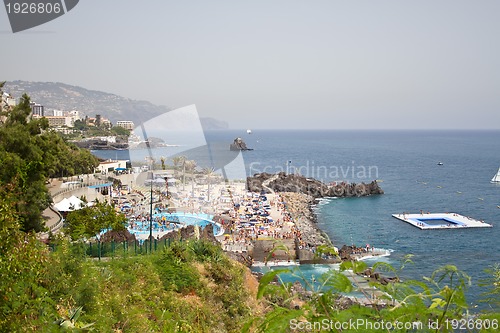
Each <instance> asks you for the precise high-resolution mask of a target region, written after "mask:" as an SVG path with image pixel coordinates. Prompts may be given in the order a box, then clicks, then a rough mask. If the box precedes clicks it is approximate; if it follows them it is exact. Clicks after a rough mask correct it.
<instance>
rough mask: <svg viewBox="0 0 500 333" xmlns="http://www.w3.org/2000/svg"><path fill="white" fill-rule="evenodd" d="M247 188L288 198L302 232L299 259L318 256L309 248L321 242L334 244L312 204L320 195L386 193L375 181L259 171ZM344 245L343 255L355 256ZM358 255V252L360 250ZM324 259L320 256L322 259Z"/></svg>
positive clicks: (290, 208)
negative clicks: (335, 180)
mask: <svg viewBox="0 0 500 333" xmlns="http://www.w3.org/2000/svg"><path fill="white" fill-rule="evenodd" d="M247 188H248V189H249V191H252V192H266V193H277V194H279V195H280V196H281V197H282V198H283V199H284V201H285V202H286V209H287V211H288V212H289V213H290V214H291V215H292V217H293V219H294V223H295V225H296V227H297V229H298V230H299V231H300V233H301V237H302V242H303V243H304V244H303V245H304V246H303V247H304V250H302V249H298V251H297V252H298V253H297V254H298V259H299V261H301V262H303V261H312V260H318V258H315V257H314V254H313V252H312V251H310V249H315V248H316V247H318V246H321V245H327V246H332V247H333V246H334V244H332V242H331V240H330V239H329V237H328V235H327V234H326V233H325V232H324V231H323V230H321V229H320V228H318V226H317V217H316V214H315V212H314V211H313V206H314V205H315V204H316V203H317V202H318V199H320V198H326V197H362V196H369V195H377V194H383V193H384V191H383V190H382V189H381V188H380V186H379V184H378V183H377V182H376V181H372V182H371V183H369V184H365V183H359V184H355V183H346V182H340V183H333V184H325V183H323V182H321V181H319V180H316V179H312V178H306V177H304V176H300V175H294V174H291V175H289V174H285V173H284V172H280V173H278V174H268V173H260V174H256V175H254V176H253V177H248V178H247ZM338 248H339V249H341V248H344V251H343V252H342V259H343V260H349V259H353V258H355V256H354V255H351V252H349V253H348V251H347V250H345V246H338ZM353 253H354V252H353ZM358 257H359V254H358ZM320 260H321V259H320Z"/></svg>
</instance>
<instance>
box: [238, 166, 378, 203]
mask: <svg viewBox="0 0 500 333" xmlns="http://www.w3.org/2000/svg"><path fill="white" fill-rule="evenodd" d="M247 188H248V190H249V191H251V192H261V191H265V192H267V193H269V192H295V193H304V194H308V195H310V196H312V197H314V198H326V197H338V198H347V197H364V196H369V195H374V194H384V191H383V190H382V189H381V188H380V186H379V184H378V182H377V181H376V180H374V181H372V182H371V183H369V184H366V183H363V182H362V183H347V182H334V183H331V184H325V183H323V182H321V181H319V180H316V179H313V178H306V177H304V176H301V175H295V174H286V173H285V172H280V173H277V174H269V173H265V172H263V173H259V174H255V175H254V176H253V177H248V178H247Z"/></svg>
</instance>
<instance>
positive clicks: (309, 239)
mask: <svg viewBox="0 0 500 333" xmlns="http://www.w3.org/2000/svg"><path fill="white" fill-rule="evenodd" d="M280 195H281V197H282V198H283V200H284V201H285V205H286V210H287V212H288V213H289V214H290V215H291V216H292V217H293V221H294V223H295V226H296V227H297V229H298V230H299V231H300V235H301V237H300V238H301V239H300V241H301V243H302V244H297V245H298V247H299V249H302V248H303V249H304V250H305V249H307V248H312V247H315V246H318V245H331V243H330V240H329V239H328V236H326V234H325V233H324V232H323V231H322V230H321V229H319V228H318V227H317V226H316V215H315V214H314V212H313V211H312V208H311V207H312V205H313V204H314V198H313V197H312V196H310V195H307V194H303V193H294V192H285V193H280ZM299 257H300V256H299Z"/></svg>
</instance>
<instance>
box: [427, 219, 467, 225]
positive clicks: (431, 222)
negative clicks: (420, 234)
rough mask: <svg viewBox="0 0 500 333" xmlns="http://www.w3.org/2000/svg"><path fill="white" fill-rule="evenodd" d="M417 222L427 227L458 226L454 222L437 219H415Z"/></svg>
mask: <svg viewBox="0 0 500 333" xmlns="http://www.w3.org/2000/svg"><path fill="white" fill-rule="evenodd" d="M417 221H419V222H421V223H425V224H428V225H446V224H459V223H457V222H455V221H452V220H448V219H441V218H437V219H425V218H424V219H417Z"/></svg>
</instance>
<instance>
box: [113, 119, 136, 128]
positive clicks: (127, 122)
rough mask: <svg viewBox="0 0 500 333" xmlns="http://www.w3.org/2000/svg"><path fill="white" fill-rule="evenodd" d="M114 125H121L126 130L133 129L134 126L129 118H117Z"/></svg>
mask: <svg viewBox="0 0 500 333" xmlns="http://www.w3.org/2000/svg"><path fill="white" fill-rule="evenodd" d="M116 126H118V127H123V128H125V129H127V130H133V129H134V127H135V125H134V122H133V121H130V120H118V121H117V122H116Z"/></svg>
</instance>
